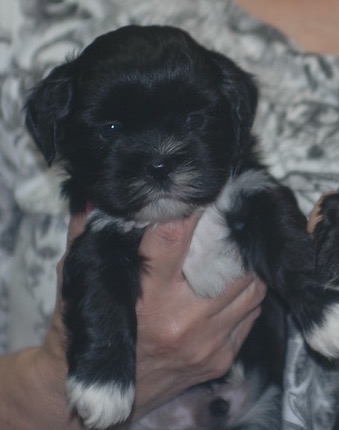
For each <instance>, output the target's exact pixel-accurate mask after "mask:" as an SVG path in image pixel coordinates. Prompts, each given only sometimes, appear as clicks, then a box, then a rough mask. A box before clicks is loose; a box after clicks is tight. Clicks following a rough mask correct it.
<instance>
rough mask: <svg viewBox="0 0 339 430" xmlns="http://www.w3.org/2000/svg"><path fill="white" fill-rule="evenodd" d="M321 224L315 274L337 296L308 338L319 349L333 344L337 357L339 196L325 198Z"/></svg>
mask: <svg viewBox="0 0 339 430" xmlns="http://www.w3.org/2000/svg"><path fill="white" fill-rule="evenodd" d="M319 217H320V221H319V222H318V224H317V225H316V228H315V230H314V233H313V235H312V238H313V242H314V245H315V254H316V257H315V266H316V275H317V277H318V278H319V279H320V280H321V282H322V283H323V287H324V289H325V292H326V291H327V294H328V296H329V297H332V296H333V297H334V299H333V303H330V304H328V305H327V310H326V313H325V315H324V318H323V320H322V321H321V324H320V325H319V326H316V327H314V328H313V330H312V331H311V332H310V334H309V335H308V336H307V340H308V342H309V344H310V345H311V346H312V347H313V348H314V349H316V350H320V351H321V350H323V349H326V347H327V345H332V347H331V350H332V351H333V355H334V356H338V355H339V344H338V333H339V299H338V296H339V193H335V194H329V195H328V196H326V197H325V198H324V199H323V201H322V203H321V205H320V210H319Z"/></svg>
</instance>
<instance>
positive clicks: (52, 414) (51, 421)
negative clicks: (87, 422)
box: [0, 348, 81, 430]
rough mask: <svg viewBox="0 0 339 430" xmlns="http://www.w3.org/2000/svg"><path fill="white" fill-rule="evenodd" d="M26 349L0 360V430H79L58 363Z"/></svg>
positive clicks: (39, 351) (35, 350)
mask: <svg viewBox="0 0 339 430" xmlns="http://www.w3.org/2000/svg"><path fill="white" fill-rule="evenodd" d="M44 354H45V353H44V351H43V350H42V349H41V348H29V349H26V350H24V351H21V352H19V353H16V354H11V355H7V356H3V357H0V428H2V429H6V430H54V429H55V430H60V429H61V428H62V429H64V430H80V429H81V426H80V424H79V422H77V420H76V419H71V418H70V417H69V414H68V410H67V405H66V401H65V399H66V396H65V394H64V386H63V384H62V381H63V380H64V376H63V375H60V373H62V372H63V369H62V368H60V366H59V363H57V362H55V363H54V361H53V360H49V359H48V357H45V356H44Z"/></svg>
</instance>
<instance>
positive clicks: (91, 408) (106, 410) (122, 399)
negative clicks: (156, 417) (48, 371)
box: [67, 378, 134, 429]
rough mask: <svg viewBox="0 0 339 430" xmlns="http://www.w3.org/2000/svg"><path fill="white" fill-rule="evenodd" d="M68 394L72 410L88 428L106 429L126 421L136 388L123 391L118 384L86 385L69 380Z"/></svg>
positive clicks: (130, 387)
mask: <svg viewBox="0 0 339 430" xmlns="http://www.w3.org/2000/svg"><path fill="white" fill-rule="evenodd" d="M67 394H68V399H69V403H70V406H71V408H72V409H73V408H74V409H75V410H76V411H77V413H78V414H79V416H80V417H81V418H82V419H83V421H84V423H85V425H86V427H88V428H93V429H106V428H107V427H109V426H111V425H114V424H117V423H119V422H121V421H125V420H126V419H127V418H128V416H129V415H130V413H131V410H132V406H133V402H134V386H133V385H130V386H129V387H128V388H127V389H122V388H121V387H119V385H117V384H113V383H111V384H107V385H101V384H98V383H97V384H93V385H86V384H84V383H81V382H78V381H77V380H76V379H75V378H69V379H68V380H67Z"/></svg>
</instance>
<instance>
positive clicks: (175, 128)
mask: <svg viewBox="0 0 339 430" xmlns="http://www.w3.org/2000/svg"><path fill="white" fill-rule="evenodd" d="M255 105H256V90H255V87H254V85H253V83H252V81H251V79H250V78H249V76H248V75H247V74H245V73H244V72H242V71H241V70H240V69H238V68H237V67H236V66H235V65H234V64H233V63H232V62H231V61H229V60H227V59H226V58H224V57H222V56H219V55H218V54H215V53H213V52H211V51H208V50H206V49H204V48H202V47H201V46H200V45H198V44H197V43H196V42H194V41H193V40H192V39H191V38H190V37H189V36H188V35H187V34H186V33H184V32H182V31H180V30H178V29H173V28H169V27H125V28H123V29H120V30H117V31H115V32H112V33H108V34H106V35H104V36H102V37H100V38H98V39H96V40H95V41H94V42H93V44H92V45H90V46H89V47H88V48H86V49H85V51H84V52H83V53H82V54H81V55H80V56H79V57H78V58H77V59H75V60H73V61H72V62H69V63H67V64H65V65H63V66H61V67H59V68H57V69H55V70H54V71H52V73H51V75H50V76H49V77H47V78H46V79H45V80H44V81H43V82H42V83H41V84H40V85H39V86H38V87H37V88H36V89H35V91H34V92H33V93H32V96H31V98H30V99H29V101H28V104H27V125H28V128H29V129H30V131H31V132H32V134H33V136H34V137H35V139H36V141H37V143H38V145H39V146H40V148H41V149H42V151H43V153H44V154H45V156H46V158H47V160H48V161H49V162H51V161H52V160H53V158H54V156H55V155H57V157H58V159H59V160H61V161H62V162H63V164H64V166H65V168H66V170H67V171H68V173H69V174H70V180H69V181H68V182H67V183H66V191H67V192H68V194H69V195H70V197H71V203H72V204H73V207H74V208H75V209H81V208H83V206H84V205H85V203H86V201H88V200H90V201H92V202H93V204H94V205H96V206H98V207H100V208H102V209H104V210H105V211H107V212H108V213H111V214H113V215H118V216H122V217H125V218H128V219H134V220H137V221H141V222H155V221H165V220H168V219H173V218H178V217H182V216H185V215H188V214H189V213H191V212H192V211H193V210H194V209H195V208H196V207H198V206H203V205H205V204H207V203H209V202H211V201H213V200H214V199H215V198H216V196H217V195H218V193H219V192H220V190H221V188H222V187H223V185H224V184H225V182H226V181H227V178H228V177H229V175H230V171H231V169H232V167H233V166H234V164H235V163H236V160H237V157H239V154H242V153H246V151H247V152H250V149H248V150H247V149H246V148H250V144H249V141H250V140H251V139H250V137H249V129H250V126H251V123H252V120H253V115H254V110H255Z"/></svg>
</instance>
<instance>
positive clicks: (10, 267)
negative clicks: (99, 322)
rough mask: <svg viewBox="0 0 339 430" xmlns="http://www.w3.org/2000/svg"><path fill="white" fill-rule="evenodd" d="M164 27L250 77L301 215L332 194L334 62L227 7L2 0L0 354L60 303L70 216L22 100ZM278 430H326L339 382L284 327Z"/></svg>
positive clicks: (37, 333)
mask: <svg viewBox="0 0 339 430" xmlns="http://www.w3.org/2000/svg"><path fill="white" fill-rule="evenodd" d="M131 23H139V24H152V23H153V24H170V25H175V26H180V27H182V28H184V29H186V30H187V31H189V32H190V33H191V34H192V35H193V36H194V37H195V38H196V39H198V40H199V41H200V42H201V43H203V44H204V45H206V46H209V47H211V48H214V49H216V50H218V51H221V52H223V53H225V54H226V55H228V56H230V57H231V58H233V59H234V60H235V61H237V62H238V63H239V64H240V65H241V66H243V67H244V68H245V69H246V70H248V71H250V72H251V73H253V74H254V75H255V76H256V79H257V81H258V83H259V85H260V88H261V101H260V105H259V111H258V115H257V119H256V123H255V127H256V131H257V134H258V136H260V140H261V142H262V147H263V150H264V153H265V157H266V158H265V160H266V161H267V163H268V164H269V165H270V166H271V171H272V173H274V174H275V175H276V176H277V177H278V178H280V179H282V180H283V181H284V182H285V183H286V184H288V185H289V186H291V187H292V188H293V189H294V191H295V192H296V194H297V197H298V200H299V202H300V205H301V207H302V209H303V210H304V211H305V213H308V212H309V211H310V209H311V208H312V206H313V204H314V202H315V201H316V199H317V198H318V197H319V196H320V194H321V193H322V192H324V191H327V190H329V189H335V188H337V187H338V184H339V126H338V124H339V59H338V58H336V57H331V56H324V55H322V56H320V55H312V54H308V53H304V52H301V51H300V50H299V49H298V48H297V47H296V46H294V45H293V44H292V43H291V42H290V41H288V40H287V39H286V38H285V37H284V36H283V35H282V34H280V33H279V32H277V31H275V30H273V29H272V28H270V27H268V26H266V25H263V24H262V23H260V22H258V21H256V20H255V19H253V18H251V17H249V16H248V15H247V14H245V13H243V12H242V11H240V10H239V9H238V8H237V7H235V6H234V5H233V4H232V2H231V1H230V0H171V1H170V2H161V1H159V0H143V1H140V0H124V1H121V0H96V1H95V2H93V1H90V0H11V1H6V0H0V195H1V199H0V274H1V276H0V279H1V280H0V351H2V352H6V351H9V350H16V349H18V348H22V347H25V346H27V345H33V344H38V343H40V342H41V340H42V339H43V336H44V334H45V331H46V327H47V326H48V320H49V315H50V313H51V311H52V309H53V306H54V300H55V297H54V296H55V285H56V276H55V266H56V263H57V261H58V259H59V258H60V256H61V254H62V252H63V250H64V246H65V235H66V228H67V220H68V216H67V212H66V210H65V207H64V204H62V203H61V202H60V201H59V200H58V197H57V182H58V181H57V179H56V175H55V174H54V173H51V172H50V171H47V170H46V168H45V167H44V163H43V160H42V157H41V155H40V154H38V153H37V150H36V149H35V147H34V145H33V144H32V142H31V141H30V138H29V137H28V135H27V132H26V131H25V129H24V126H23V115H22V106H23V103H24V99H25V96H26V95H27V90H28V89H29V88H30V87H31V86H32V85H33V84H34V83H35V82H36V81H37V80H39V79H40V78H41V77H42V76H44V75H45V74H46V73H47V72H48V71H49V70H50V69H51V67H53V66H54V65H55V64H56V63H58V62H60V61H62V60H63V59H64V58H65V56H66V55H74V54H75V53H77V52H78V51H79V50H80V49H81V48H82V47H83V46H84V45H86V44H87V43H89V42H90V41H91V40H92V39H93V37H94V36H96V35H98V34H100V33H102V32H105V31H108V30H111V29H115V28H117V27H120V26H122V25H126V24H131ZM285 387H286V389H285V396H284V410H283V413H284V420H285V421H284V429H285V430H287V429H288V430H292V429H293V430H296V429H297V430H300V429H305V430H313V429H314V430H325V429H326V430H327V429H331V428H332V426H333V422H334V414H335V413H336V412H337V411H338V408H339V407H338V405H339V372H338V370H337V371H336V370H335V369H333V368H332V369H331V368H330V366H328V365H324V364H320V363H318V362H317V361H316V360H315V359H314V358H313V357H312V356H311V354H310V353H309V352H308V350H306V348H305V347H304V344H303V341H302V339H301V337H300V335H299V333H298V331H297V330H296V328H295V327H294V325H293V323H292V322H290V339H289V345H288V357H287V369H286V377H285Z"/></svg>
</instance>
